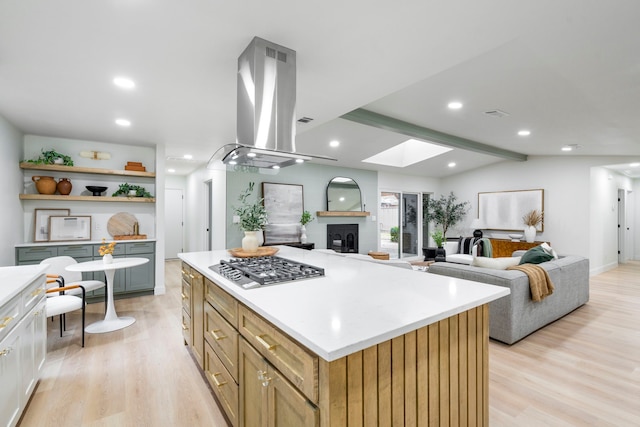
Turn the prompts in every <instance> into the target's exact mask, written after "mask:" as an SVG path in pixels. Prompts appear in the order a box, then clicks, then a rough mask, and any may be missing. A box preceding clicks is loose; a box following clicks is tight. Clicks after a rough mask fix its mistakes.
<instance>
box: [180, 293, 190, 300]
mask: <svg viewBox="0 0 640 427" xmlns="http://www.w3.org/2000/svg"><path fill="white" fill-rule="evenodd" d="M180 295H182V299H187V298H189V297H188V296H186V295H185V294H183V293H181V294H180Z"/></svg>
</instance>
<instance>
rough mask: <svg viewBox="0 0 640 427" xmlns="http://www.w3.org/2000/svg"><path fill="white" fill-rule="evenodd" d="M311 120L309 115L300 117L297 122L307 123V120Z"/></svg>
mask: <svg viewBox="0 0 640 427" xmlns="http://www.w3.org/2000/svg"><path fill="white" fill-rule="evenodd" d="M312 120H313V119H312V118H311V117H302V118H300V119H298V123H304V124H307V123H309V122H310V121H312Z"/></svg>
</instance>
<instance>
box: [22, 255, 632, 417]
mask: <svg viewBox="0 0 640 427" xmlns="http://www.w3.org/2000/svg"><path fill="white" fill-rule="evenodd" d="M179 265H180V264H179V262H178V261H168V262H167V263H166V287H167V294H166V295H163V296H148V297H140V298H133V299H128V300H118V301H116V309H117V311H118V313H119V314H121V315H129V316H134V317H135V318H136V323H135V324H133V325H132V326H130V327H128V328H125V329H123V330H121V331H116V332H111V333H107V334H87V335H86V339H87V342H86V346H85V348H84V349H83V348H81V347H80V326H79V323H80V322H79V316H75V315H73V316H69V318H68V320H67V322H68V325H67V329H68V330H67V331H66V332H65V334H64V335H65V336H64V337H63V338H60V337H59V329H58V324H57V322H54V323H48V325H49V331H48V353H47V362H46V366H45V372H44V376H43V378H42V380H41V381H40V384H39V386H38V388H37V390H36V392H35V394H34V395H33V397H32V399H31V402H30V403H29V406H28V407H27V409H26V411H25V414H24V415H23V417H22V420H21V422H20V426H22V427H31V426H53V427H58V426H65V427H66V426H74V427H77V426H91V427H94V426H96V427H97V426H101V427H102V426H104V427H110V426H118V427H121V426H136V427H141V426H154V427H163V426H167V427H168V426H171V427H173V426H188V427H199V426H226V422H225V420H224V418H223V417H222V415H221V413H220V410H219V408H218V407H217V405H216V404H215V402H214V400H213V397H212V396H211V392H210V390H209V388H208V386H207V384H206V381H205V380H204V379H203V378H202V376H201V375H200V373H199V371H198V369H197V368H196V366H195V363H194V362H193V360H192V358H191V356H190V354H189V352H188V351H187V350H186V348H185V347H184V345H183V341H182V336H181V329H180V325H181V318H180V303H181V302H180V268H179ZM103 310H104V307H103V305H102V304H92V305H90V306H89V307H88V310H87V313H88V314H87V322H89V323H90V322H92V321H95V320H99V319H101V318H102V316H103ZM489 352H490V362H489V365H490V374H489V378H490V387H489V396H490V409H489V419H490V425H491V426H584V425H593V426H638V425H640V262H637V261H633V262H629V263H627V264H624V265H622V266H621V267H619V268H617V269H615V270H611V271H609V272H606V273H604V274H601V275H598V276H595V277H592V278H591V299H590V301H589V303H588V304H587V305H585V306H583V307H581V308H579V309H578V310H576V311H575V312H573V313H571V314H570V315H568V316H565V317H564V318H562V319H560V320H559V321H557V322H555V323H553V324H551V325H549V326H547V327H545V328H543V329H542V330H540V331H538V332H535V333H534V334H533V335H530V336H529V337H527V338H525V339H524V340H522V341H520V342H519V343H516V344H514V345H512V346H507V345H503V344H500V343H497V342H494V341H491V342H490V345H489Z"/></svg>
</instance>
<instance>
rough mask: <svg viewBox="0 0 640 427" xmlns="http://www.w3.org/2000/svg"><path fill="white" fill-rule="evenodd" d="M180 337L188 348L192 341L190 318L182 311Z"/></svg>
mask: <svg viewBox="0 0 640 427" xmlns="http://www.w3.org/2000/svg"><path fill="white" fill-rule="evenodd" d="M182 337H183V338H184V340H185V342H186V343H187V345H188V346H189V347H191V343H192V342H193V340H192V339H191V316H189V313H187V312H186V311H184V310H182Z"/></svg>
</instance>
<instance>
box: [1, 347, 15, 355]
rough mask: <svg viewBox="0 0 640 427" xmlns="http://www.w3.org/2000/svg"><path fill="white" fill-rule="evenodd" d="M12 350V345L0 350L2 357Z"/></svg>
mask: <svg viewBox="0 0 640 427" xmlns="http://www.w3.org/2000/svg"><path fill="white" fill-rule="evenodd" d="M12 351H13V349H12V348H11V347H7V348H5V349H4V350H2V351H0V357H2V356H8V355H9V354H10V353H11V352H12Z"/></svg>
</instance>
